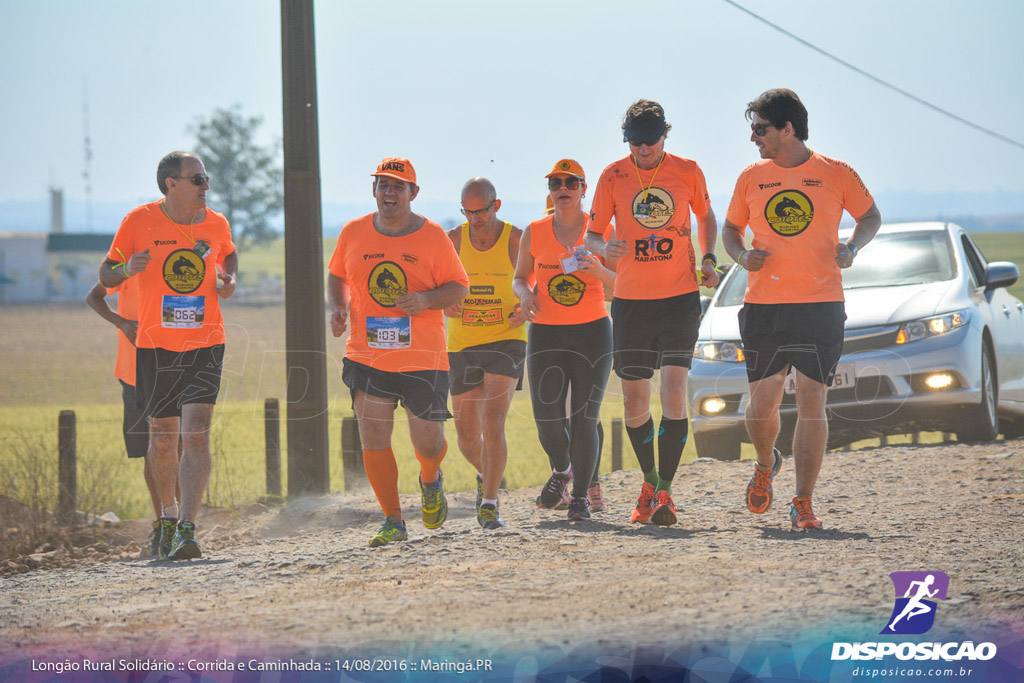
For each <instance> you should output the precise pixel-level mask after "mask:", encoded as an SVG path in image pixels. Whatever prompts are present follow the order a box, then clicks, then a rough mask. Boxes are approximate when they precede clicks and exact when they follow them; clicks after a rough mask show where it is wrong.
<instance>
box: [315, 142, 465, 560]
mask: <svg viewBox="0 0 1024 683" xmlns="http://www.w3.org/2000/svg"><path fill="white" fill-rule="evenodd" d="M373 177H374V181H373V196H374V198H375V199H376V200H377V211H376V212H374V213H372V214H369V215H367V216H363V217H361V218H356V219H355V220H352V221H349V222H348V223H346V224H345V226H344V227H343V228H342V229H341V233H340V234H339V235H338V244H337V246H336V247H335V249H334V255H333V256H331V261H330V264H329V265H328V270H329V271H330V274H329V275H328V277H327V297H328V300H329V301H330V304H331V309H332V313H331V331H332V333H333V334H334V336H335V337H340V336H341V335H342V334H343V333H344V332H345V330H346V329H348V330H349V335H348V342H347V345H346V351H345V358H344V361H343V364H344V369H343V371H342V376H341V378H342V381H343V382H344V383H345V385H346V386H347V387H348V388H349V389H350V390H351V392H352V407H353V409H354V410H355V413H356V417H357V418H358V419H359V437H360V439H361V441H362V445H363V465H364V466H365V468H366V477H367V479H369V481H370V485H371V486H372V487H373V492H374V494H376V496H377V501H378V502H379V503H380V506H381V509H382V510H383V512H384V515H385V519H384V523H383V524H382V525H381V527H380V530H379V531H378V532H377V534H376V535H375V536H374V537H373V538H372V539H371V540H370V547H377V546H381V545H385V544H388V543H391V542H394V541H404V540H406V539H407V538H408V533H407V531H406V527H405V522H403V521H402V508H401V505H400V503H399V499H398V465H397V461H396V460H395V454H394V451H393V450H392V448H391V433H392V431H393V430H394V419H395V417H394V413H395V409H396V408H397V407H398V403H399V401H401V403H402V405H403V406H404V407H405V411H406V413H407V415H408V418H409V435H410V437H411V439H412V445H413V448H414V449H415V452H416V459H417V460H418V461H419V463H420V492H421V494H422V503H423V509H422V519H423V524H424V526H426V527H427V528H428V529H437V528H439V527H440V526H441V525H442V524H444V522H445V519H447V517H448V502H447V500H446V499H445V495H444V478H443V475H442V474H441V461H442V460H443V459H444V456H445V454H446V453H447V450H448V443H447V441H446V440H445V437H444V429H443V423H444V421H445V420H447V419H448V418H450V417H451V414H450V413H449V412H448V407H447V405H448V368H449V365H448V352H447V351H448V349H447V342H446V338H445V325H444V314H443V313H442V311H443V309H445V308H447V307H449V306H451V305H453V304H455V303H457V302H460V301H462V300H463V299H464V298H465V297H466V294H468V293H469V278H468V277H467V276H466V271H465V269H464V268H463V267H462V264H461V263H460V262H459V256H458V254H456V253H455V247H453V246H452V243H451V241H450V240H449V239H448V236H447V235H446V234H445V232H444V229H443V228H441V226H440V225H438V224H437V223H434V222H433V221H429V220H427V219H425V218H424V217H423V216H420V215H418V214H415V213H413V212H412V208H411V203H412V201H413V199H415V198H416V195H417V194H418V193H419V186H418V185H416V171H415V170H414V169H413V167H412V164H411V163H410V162H409V160H408V159H401V158H396V157H389V158H386V159H384V160H383V161H381V162H380V165H379V166H378V167H377V171H376V173H374V174H373Z"/></svg>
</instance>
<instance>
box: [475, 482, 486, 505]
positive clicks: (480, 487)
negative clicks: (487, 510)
mask: <svg viewBox="0 0 1024 683" xmlns="http://www.w3.org/2000/svg"><path fill="white" fill-rule="evenodd" d="M483 499H484V478H483V477H481V476H480V475H479V474H478V475H476V509H477V510H479V509H480V503H481V502H482V501H483Z"/></svg>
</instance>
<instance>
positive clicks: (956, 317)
mask: <svg viewBox="0 0 1024 683" xmlns="http://www.w3.org/2000/svg"><path fill="white" fill-rule="evenodd" d="M970 319H971V316H970V312H969V311H966V310H964V311H957V312H956V313H947V314H946V315H937V316H935V317H933V318H924V319H923V320H912V321H910V322H909V323H903V324H902V325H900V331H899V333H897V335H896V343H897V344H909V343H910V342H913V341H917V340H918V339H925V338H926V337H934V336H936V335H940V334H946V333H947V332H952V331H953V330H955V329H957V328H958V327H963V326H964V325H966V324H967V323H968V321H970Z"/></svg>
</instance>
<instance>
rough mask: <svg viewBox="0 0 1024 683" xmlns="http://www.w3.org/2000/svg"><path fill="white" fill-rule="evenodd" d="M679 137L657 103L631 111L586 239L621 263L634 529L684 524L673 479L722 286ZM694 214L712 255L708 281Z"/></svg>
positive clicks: (619, 344)
mask: <svg viewBox="0 0 1024 683" xmlns="http://www.w3.org/2000/svg"><path fill="white" fill-rule="evenodd" d="M671 129H672V126H670V125H669V124H668V123H667V122H666V121H665V110H664V109H662V107H661V105H660V104H658V103H657V102H652V101H650V100H638V101H637V102H634V103H633V105H632V106H631V107H630V108H629V109H628V110H627V111H626V116H625V119H624V120H623V123H622V131H623V142H628V143H629V151H630V154H629V156H628V157H626V158H625V159H620V160H619V161H616V162H615V163H613V164H611V165H610V166H608V167H607V168H606V169H604V172H602V173H601V178H600V179H599V180H598V181H597V190H596V191H595V193H594V201H593V204H592V205H591V209H590V218H591V221H590V228H589V232H588V233H587V237H586V244H587V247H589V248H590V250H591V251H593V252H595V253H597V254H600V255H601V256H604V257H605V258H606V259H608V260H611V261H615V260H617V261H618V264H617V266H616V280H615V297H614V298H613V299H612V309H611V313H612V322H613V326H612V336H613V339H614V345H615V355H614V368H615V374H616V375H618V376H619V378H620V379H621V380H622V394H623V399H624V403H625V406H624V408H625V422H626V433H627V434H629V440H630V443H632V445H633V450H634V452H635V453H636V457H637V461H638V462H639V463H640V469H641V470H642V471H643V474H644V483H643V487H642V488H641V490H640V496H639V498H637V502H636V506H635V507H634V509H633V513H632V517H631V521H633V522H639V523H644V522H648V521H650V522H653V523H654V524H657V525H659V526H668V525H670V524H675V522H676V508H675V503H673V501H672V495H671V494H672V479H673V478H674V477H675V474H676V470H677V469H678V467H679V460H680V459H681V458H682V454H683V448H684V447H685V446H686V437H687V435H688V433H689V422H688V421H687V419H686V377H687V373H688V372H689V369H690V362H691V361H692V360H693V348H694V344H695V343H696V342H697V330H698V328H699V327H700V316H701V309H700V293H699V292H698V283H700V284H703V285H704V286H705V287H714V286H715V285H717V284H718V273H717V271H716V270H715V265H716V264H717V260H716V258H715V243H716V241H717V239H718V223H717V221H716V220H715V214H714V212H713V211H712V210H711V204H710V202H709V201H708V190H707V184H706V183H705V181H704V174H703V173H702V172H701V170H700V167H699V166H698V165H697V162H695V161H693V160H691V159H683V158H682V157H677V156H674V155H672V154H668V153H666V152H665V138H666V136H667V135H668V132H669V131H670V130H671ZM691 211H693V213H694V215H695V216H696V217H697V239H698V241H699V243H700V248H701V251H702V252H703V256H702V257H701V259H700V266H699V277H698V266H697V265H696V263H697V259H696V258H695V256H694V253H693V242H692V238H691V237H690V212H691ZM613 217H614V219H615V227H614V237H612V230H613V228H612V226H611V219H612V218H613ZM655 370H660V372H661V408H662V418H661V424H660V426H659V429H658V431H657V434H655V429H654V418H653V417H652V416H651V378H652V377H653V376H654V372H655ZM655 438H657V443H658V465H657V467H655V460H654V442H655Z"/></svg>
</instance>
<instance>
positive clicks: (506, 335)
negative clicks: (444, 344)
mask: <svg viewBox="0 0 1024 683" xmlns="http://www.w3.org/2000/svg"><path fill="white" fill-rule="evenodd" d="M461 234H462V238H461V239H462V241H461V243H460V244H459V259H460V260H461V261H462V266H463V267H464V268H465V269H466V274H467V275H469V295H468V296H467V297H466V298H465V299H463V301H462V319H461V320H460V319H458V318H448V350H449V351H462V350H463V349H466V348H469V347H470V346H479V345H480V344H490V343H492V342H496V341H504V340H507V339H520V340H522V341H526V325H520V326H519V327H509V326H508V319H509V316H511V315H512V309H513V308H514V307H515V305H516V304H518V303H519V299H518V298H517V297H516V295H515V294H514V293H513V292H512V276H513V275H514V274H515V268H514V267H513V266H512V262H511V260H510V259H509V257H508V241H509V238H510V237H511V235H512V225H511V224H510V223H505V222H502V228H501V236H500V237H498V241H497V242H495V243H494V246H493V247H491V248H490V249H488V250H487V251H478V250H477V249H476V248H475V247H474V246H473V242H472V240H470V239H469V224H468V223H463V224H462V230H461Z"/></svg>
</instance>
